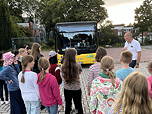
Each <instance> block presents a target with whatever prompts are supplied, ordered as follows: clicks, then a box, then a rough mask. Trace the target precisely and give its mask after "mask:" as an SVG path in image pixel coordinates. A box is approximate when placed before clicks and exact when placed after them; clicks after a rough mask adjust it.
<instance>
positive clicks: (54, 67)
mask: <svg viewBox="0 0 152 114" xmlns="http://www.w3.org/2000/svg"><path fill="white" fill-rule="evenodd" d="M49 56H50V58H49V62H50V68H49V73H51V74H52V75H54V76H55V77H56V79H57V81H58V84H59V85H60V84H61V83H62V79H61V76H60V68H59V66H58V59H57V53H56V52H55V51H50V53H49Z"/></svg>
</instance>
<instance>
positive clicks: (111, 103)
mask: <svg viewBox="0 0 152 114" xmlns="http://www.w3.org/2000/svg"><path fill="white" fill-rule="evenodd" d="M40 48H41V46H40V45H39V44H38V43H34V44H33V45H32V49H31V51H30V53H27V50H26V49H23V48H22V49H19V52H13V53H12V52H7V53H4V54H3V55H2V54H1V58H0V70H1V71H0V83H1V84H2V82H3V81H4V82H3V85H4V87H5V94H8V93H7V91H6V90H7V89H6V85H5V84H7V88H8V91H9V96H10V108H11V114H40V110H41V109H42V108H46V109H47V110H48V113H49V114H57V113H58V107H59V106H60V107H62V108H64V107H65V114H70V113H71V110H72V100H73V102H74V105H75V109H76V113H77V114H83V113H84V112H83V106H82V102H81V100H82V91H81V83H80V74H81V72H82V67H81V65H80V64H78V63H77V62H76V55H77V51H76V50H75V49H73V48H69V49H67V50H66V51H65V55H64V60H63V64H62V65H61V67H59V66H58V60H57V53H56V52H55V51H50V53H49V59H47V58H45V57H44V56H43V55H42V54H41V49H40ZM131 58H132V54H131V53H130V52H129V51H123V52H122V53H121V57H120V62H121V64H122V68H121V69H119V70H117V71H116V73H114V72H113V69H114V60H113V58H112V57H110V56H107V52H106V50H105V49H104V48H102V47H99V48H98V49H97V51H96V57H95V59H96V63H95V64H93V65H91V66H90V68H89V74H88V87H87V88H88V96H89V108H90V111H91V113H92V114H151V112H152V105H151V99H150V98H151V97H152V76H150V77H148V78H147V79H146V77H145V76H144V75H143V74H141V73H139V72H135V70H134V69H133V68H131V67H129V63H130V62H131ZM148 71H149V72H150V73H152V62H151V63H150V64H149V65H148ZM62 86H63V88H64V102H65V106H63V98H61V93H62V92H61V93H60V90H61V88H62ZM2 88H3V87H2V86H1V87H0V89H2ZM1 91H3V89H2V90H1ZM2 96H3V93H2V95H1V96H0V97H1V101H4V98H3V97H2ZM6 101H8V95H6ZM6 103H7V102H6Z"/></svg>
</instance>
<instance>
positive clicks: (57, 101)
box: [38, 57, 62, 114]
mask: <svg viewBox="0 0 152 114" xmlns="http://www.w3.org/2000/svg"><path fill="white" fill-rule="evenodd" d="M38 64H39V67H40V70H41V72H40V73H39V74H38V86H39V91H40V99H41V103H42V105H43V106H45V107H46V108H47V110H48V112H49V114H57V113H58V105H62V99H61V96H60V90H59V85H58V82H57V80H56V77H55V76H53V75H52V74H50V73H49V61H48V60H47V59H46V58H44V57H42V58H40V60H39V62H38Z"/></svg>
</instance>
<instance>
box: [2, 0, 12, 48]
mask: <svg viewBox="0 0 152 114" xmlns="http://www.w3.org/2000/svg"><path fill="white" fill-rule="evenodd" d="M11 24H12V23H11V20H10V14H9V8H8V6H7V3H5V1H1V2H0V50H4V49H9V48H10V47H11Z"/></svg>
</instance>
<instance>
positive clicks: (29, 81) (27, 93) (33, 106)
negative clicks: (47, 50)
mask: <svg viewBox="0 0 152 114" xmlns="http://www.w3.org/2000/svg"><path fill="white" fill-rule="evenodd" d="M21 64H22V71H21V72H20V73H19V75H18V80H19V87H20V89H21V94H22V97H23V100H24V103H25V107H26V111H27V114H40V100H39V99H40V97H39V89H38V85H37V80H38V77H37V74H36V73H35V72H33V71H31V70H32V68H33V66H34V59H33V57H32V56H31V55H26V56H24V57H23V58H22V63H21Z"/></svg>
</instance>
